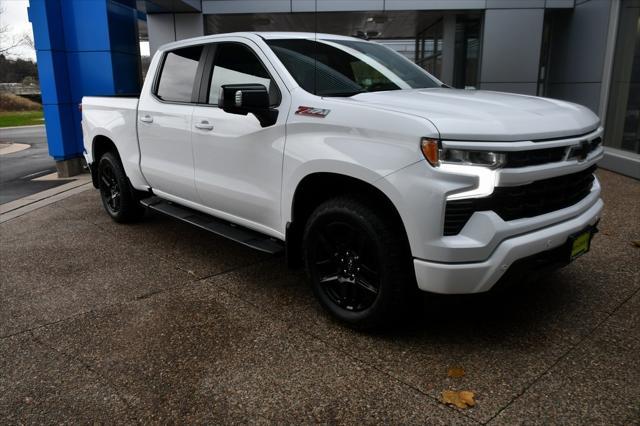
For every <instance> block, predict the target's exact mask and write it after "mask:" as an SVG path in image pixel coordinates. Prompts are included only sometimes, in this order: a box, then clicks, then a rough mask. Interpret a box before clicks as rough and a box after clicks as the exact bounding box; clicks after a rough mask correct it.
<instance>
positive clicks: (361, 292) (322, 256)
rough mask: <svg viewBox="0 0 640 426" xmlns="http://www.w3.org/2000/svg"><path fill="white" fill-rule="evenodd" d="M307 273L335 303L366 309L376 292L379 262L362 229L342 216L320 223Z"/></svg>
mask: <svg viewBox="0 0 640 426" xmlns="http://www.w3.org/2000/svg"><path fill="white" fill-rule="evenodd" d="M313 244H314V246H313V247H312V248H311V250H312V253H313V259H314V261H313V264H312V265H311V274H312V276H313V277H314V279H317V281H318V283H320V285H321V287H322V291H323V292H324V293H325V294H326V296H327V297H328V298H329V300H331V302H333V303H334V304H335V305H336V306H339V307H340V308H342V309H345V310H347V311H351V312H361V311H363V310H365V309H368V308H370V307H371V306H372V305H373V303H374V302H375V300H376V298H377V297H378V294H379V288H380V273H379V271H378V268H379V264H380V261H379V259H378V256H377V254H376V253H375V251H374V250H373V246H374V243H373V242H372V241H371V240H370V239H369V238H368V235H367V233H366V231H365V230H363V229H360V228H359V227H358V225H357V224H355V223H352V222H350V221H348V220H345V218H335V219H333V220H331V219H330V220H328V221H326V222H324V223H322V226H321V228H320V229H319V232H318V233H317V234H316V235H315V238H313Z"/></svg>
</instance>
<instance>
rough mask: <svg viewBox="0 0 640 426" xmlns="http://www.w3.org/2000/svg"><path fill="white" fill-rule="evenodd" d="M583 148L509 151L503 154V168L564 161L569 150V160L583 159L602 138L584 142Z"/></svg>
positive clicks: (562, 147)
mask: <svg viewBox="0 0 640 426" xmlns="http://www.w3.org/2000/svg"><path fill="white" fill-rule="evenodd" d="M585 143H586V145H585V146H581V145H578V146H576V147H573V148H568V147H566V146H560V147H556V148H544V149H532V150H527V151H510V152H505V154H506V156H507V162H506V164H505V165H504V167H508V168H517V167H527V166H537V165H540V164H547V163H555V162H558V161H562V160H564V157H565V155H566V153H567V149H569V150H570V151H569V159H570V160H572V159H575V158H584V157H586V156H587V155H588V154H590V153H591V152H593V151H594V150H595V149H596V148H598V146H600V144H601V143H602V138H600V137H597V138H595V139H593V140H592V141H590V142H586V141H585Z"/></svg>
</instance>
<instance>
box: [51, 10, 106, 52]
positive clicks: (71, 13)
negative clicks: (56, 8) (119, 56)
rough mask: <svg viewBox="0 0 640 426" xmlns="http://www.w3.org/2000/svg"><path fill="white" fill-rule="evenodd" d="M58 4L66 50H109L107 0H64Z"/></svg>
mask: <svg viewBox="0 0 640 426" xmlns="http://www.w3.org/2000/svg"><path fill="white" fill-rule="evenodd" d="M60 5H61V10H62V19H63V21H64V42H65V47H66V50H68V51H88V50H103V51H109V50H111V45H110V44H109V16H108V15H107V1H105V0H71V1H69V0H64V1H61V2H60Z"/></svg>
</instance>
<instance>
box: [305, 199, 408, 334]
mask: <svg viewBox="0 0 640 426" xmlns="http://www.w3.org/2000/svg"><path fill="white" fill-rule="evenodd" d="M372 205H373V203H372V202H371V201H369V200H365V199H362V198H360V197H356V196H348V195H344V196H339V197H336V198H334V199H330V200H328V201H325V202H324V203H322V204H321V205H319V206H318V207H317V208H316V209H315V211H314V212H313V213H312V214H311V216H310V217H309V219H308V220H307V222H306V225H305V231H304V236H303V250H304V258H305V264H306V268H307V272H308V274H309V277H310V278H311V286H312V288H313V292H314V294H315V295H316V298H317V299H318V301H319V302H320V304H321V305H322V307H323V308H324V309H325V310H327V311H328V312H329V313H330V314H331V315H333V316H334V317H335V318H337V319H339V320H340V321H342V322H344V323H346V324H348V325H349V326H351V327H354V328H358V329H371V328H377V327H380V326H386V325H388V324H390V323H392V322H394V321H395V320H396V319H398V318H399V317H400V314H401V311H402V308H404V307H406V303H405V300H406V299H407V295H408V294H409V291H410V290H411V289H412V288H413V289H416V288H417V286H416V282H415V274H414V271H413V259H412V257H411V253H410V250H409V249H408V243H407V241H406V236H405V233H404V229H402V226H401V224H398V220H397V219H396V217H394V216H393V215H392V214H391V213H389V212H388V210H387V209H385V208H382V207H381V206H377V207H375V208H374V207H372ZM405 310H406V309H405Z"/></svg>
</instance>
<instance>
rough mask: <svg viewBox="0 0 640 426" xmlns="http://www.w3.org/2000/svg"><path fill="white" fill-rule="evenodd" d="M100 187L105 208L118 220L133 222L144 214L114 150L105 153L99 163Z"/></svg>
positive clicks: (120, 221)
mask: <svg viewBox="0 0 640 426" xmlns="http://www.w3.org/2000/svg"><path fill="white" fill-rule="evenodd" d="M98 188H99V189H100V197H101V198H102V205H103V206H104V209H105V210H106V211H107V213H108V214H109V216H111V218H112V219H113V220H115V221H116V222H119V223H126V222H133V221H135V220H138V219H140V218H141V217H142V216H143V215H144V208H143V207H142V206H141V205H140V204H139V203H138V198H137V196H136V192H135V190H134V189H133V188H132V187H131V185H130V184H129V179H127V175H126V174H125V172H124V168H123V167H122V163H121V162H120V159H119V158H118V157H117V156H116V155H115V154H114V153H112V152H107V153H106V154H104V155H103V156H102V157H101V158H100V161H99V163H98Z"/></svg>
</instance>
